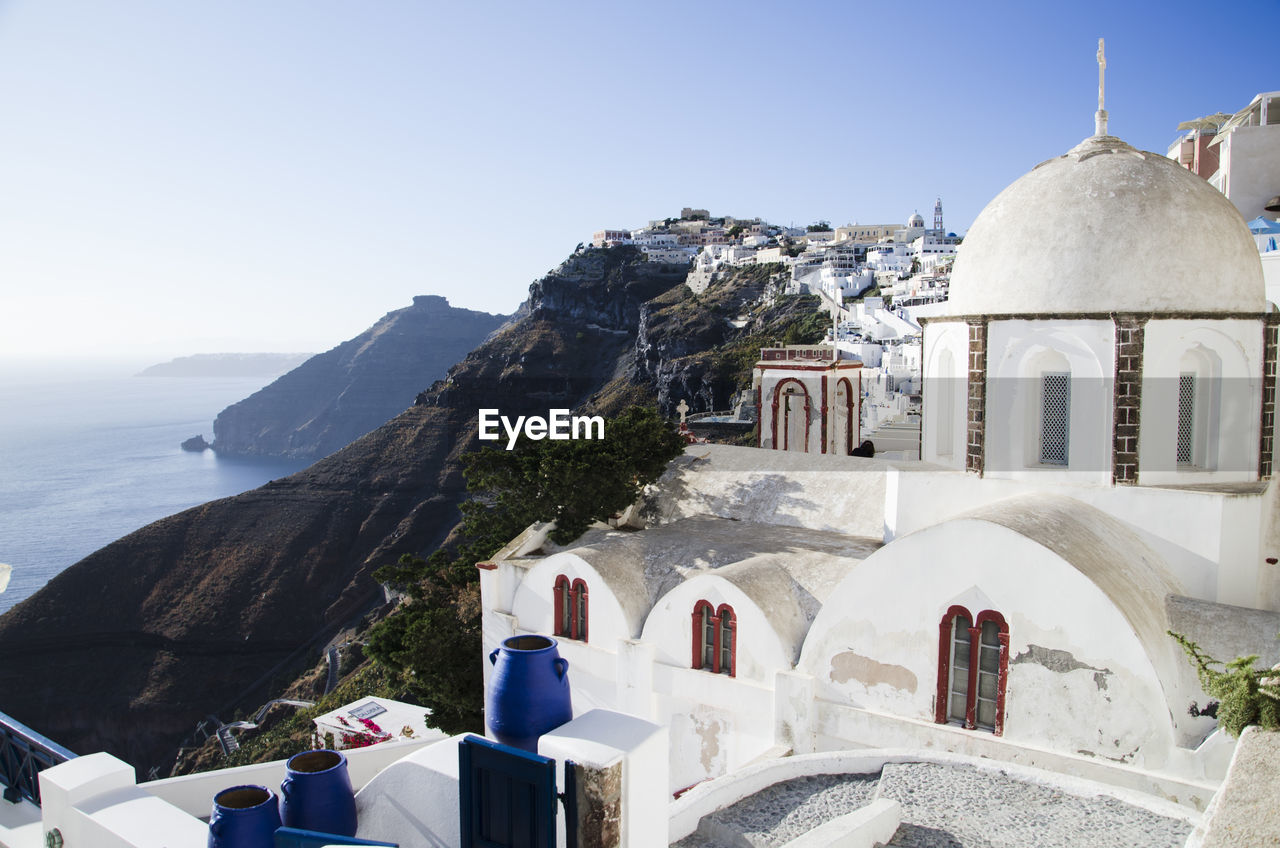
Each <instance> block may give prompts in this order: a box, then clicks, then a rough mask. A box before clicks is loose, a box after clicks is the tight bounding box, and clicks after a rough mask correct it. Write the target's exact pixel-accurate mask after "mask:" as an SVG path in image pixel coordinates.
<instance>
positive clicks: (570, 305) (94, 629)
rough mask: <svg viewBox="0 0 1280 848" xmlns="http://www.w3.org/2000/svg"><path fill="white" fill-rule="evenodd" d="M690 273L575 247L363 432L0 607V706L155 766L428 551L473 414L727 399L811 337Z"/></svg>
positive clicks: (770, 283) (805, 320) (256, 699)
mask: <svg viewBox="0 0 1280 848" xmlns="http://www.w3.org/2000/svg"><path fill="white" fill-rule="evenodd" d="M686 270H687V269H686V267H685V266H683V265H680V266H675V265H664V264H660V263H654V262H646V261H644V255H643V254H642V253H641V252H640V251H638V250H636V249H634V248H630V247H621V248H614V249H610V250H598V251H597V250H593V251H587V252H584V253H580V254H576V255H575V256H573V257H571V258H570V259H569V260H567V261H566V262H565V263H564V264H562V265H561V266H560V267H559V268H557V269H556V270H555V271H553V272H551V273H550V274H548V275H547V276H546V277H544V278H543V279H541V280H539V281H538V282H536V283H534V285H533V286H531V288H530V293H529V300H528V301H527V302H526V304H525V305H524V306H523V307H522V308H521V311H520V312H519V313H518V315H517V317H516V319H514V320H513V321H512V322H511V323H509V324H508V325H506V326H505V327H503V328H502V329H501V330H499V331H498V332H497V333H495V334H494V335H493V336H492V337H490V338H489V339H488V341H486V342H485V343H484V344H482V345H480V346H479V347H478V348H476V349H475V350H473V351H471V352H470V353H468V354H467V355H466V356H465V358H464V359H462V361H460V362H458V363H457V364H456V365H455V366H454V367H453V368H452V369H450V370H449V372H448V374H447V376H445V377H444V379H441V380H438V381H437V382H436V383H435V384H434V385H432V386H430V388H427V389H426V390H425V391H421V392H420V393H418V394H417V396H416V399H412V405H411V406H409V408H407V409H404V410H403V411H402V412H400V414H399V415H397V416H395V417H394V418H392V419H391V420H390V421H388V422H387V423H385V424H383V425H382V426H380V427H378V428H377V429H375V430H374V431H373V432H371V433H368V434H367V435H365V436H364V437H363V438H360V439H358V440H356V441H355V442H353V443H351V444H350V445H348V446H347V447H345V448H342V449H341V450H338V451H337V452H335V453H333V454H332V455H330V456H328V457H326V458H324V459H322V460H320V461H318V462H316V463H315V464H313V465H312V466H311V467H309V468H307V469H306V470H304V471H302V472H299V473H297V474H294V475H292V476H290V477H287V478H285V479H281V480H276V481H273V482H272V483H269V484H267V485H265V486H263V487H261V488H259V489H256V490H254V491H251V492H246V493H245V494H242V495H238V496H236V497H233V498H227V499H224V500H219V501H214V502H211V503H208V504H204V505H202V506H199V507H196V508H193V509H190V510H187V511H185V512H182V513H179V514H177V515H174V516H171V517H169V518H166V519H164V520H162V521H159V522H156V523H155V524H151V525H149V526H147V527H144V528H142V529H141V530H138V531H136V532H134V533H132V534H130V535H129V536H126V537H125V538H123V539H120V540H119V541H116V542H114V543H112V544H110V545H108V546H107V547H105V548H103V549H101V550H99V551H97V552H95V553H94V554H91V555H90V556H88V557H86V558H85V559H83V560H81V561H80V562H79V563H77V564H75V565H73V566H72V567H70V568H68V569H67V570H66V571H64V572H63V573H62V574H60V575H59V576H58V577H56V578H55V579H54V580H52V581H51V582H50V583H49V584H48V585H47V586H46V587H45V588H44V589H42V590H40V591H39V592H37V593H36V594H35V595H33V596H32V597H31V598H28V599H27V600H26V601H24V602H22V603H21V604H19V605H17V606H16V607H14V608H13V609H12V610H10V611H9V612H8V613H6V614H5V615H3V616H0V645H3V646H4V650H3V651H0V710H3V711H4V712H6V713H9V714H10V715H12V716H14V717H15V718H17V719H18V720H19V721H22V722H24V723H26V724H28V725H30V726H31V727H33V728H35V729H37V730H38V731H40V732H42V733H44V734H45V735H47V736H49V737H50V738H52V739H54V740H57V741H58V742H60V743H61V744H64V745H66V746H67V747H69V748H71V749H72V750H73V751H77V752H85V753H88V752H91V751H95V750H107V751H110V752H111V753H113V754H116V755H117V756H120V757H122V758H123V759H125V760H127V761H129V762H131V763H133V764H134V765H135V766H136V767H138V768H139V769H140V771H142V772H143V773H145V770H146V769H147V768H148V767H150V766H152V765H160V766H164V767H167V766H168V764H169V763H170V762H171V761H172V756H173V753H174V751H175V748H176V747H177V745H178V744H179V743H180V742H181V740H182V739H183V738H184V737H185V736H187V735H189V734H190V733H191V731H192V729H193V727H194V725H195V723H196V722H197V721H198V720H200V719H202V718H203V717H205V716H206V715H208V714H210V713H216V714H218V715H219V717H221V718H223V719H225V720H230V718H232V717H233V716H234V715H235V714H237V713H239V712H243V711H245V710H248V709H252V708H255V707H257V706H258V705H259V704H261V703H262V702H263V701H264V700H266V699H267V698H269V697H271V695H272V694H273V693H274V692H275V691H277V688H275V687H278V686H279V685H281V683H282V681H287V680H289V679H291V676H292V675H293V674H294V673H296V672H297V671H298V670H299V668H300V667H302V666H303V665H309V664H311V663H312V662H313V661H314V659H315V651H317V650H318V649H319V648H320V647H321V646H322V645H323V644H324V641H325V640H326V639H327V638H328V636H329V635H330V634H332V633H333V632H334V631H336V630H337V629H338V628H339V627H341V626H343V625H344V624H346V623H349V622H350V621H351V620H352V619H353V618H356V617H359V616H361V615H364V614H367V613H368V612H369V611H370V610H376V609H378V608H379V607H380V605H381V602H382V597H383V595H382V589H381V587H380V586H379V584H378V583H377V582H376V581H374V580H373V578H372V576H371V574H372V572H373V570H374V569H376V568H377V567H379V566H381V565H385V564H388V563H391V562H393V561H395V560H396V559H397V558H398V557H399V556H400V555H401V554H404V553H415V554H422V553H426V552H428V551H430V550H432V549H433V548H434V547H436V546H438V545H439V544H440V543H441V541H442V540H443V539H445V537H446V536H447V534H448V533H449V531H450V530H451V529H452V528H453V526H454V525H455V524H456V521H457V517H458V511H457V504H458V502H459V500H460V499H461V498H462V496H463V479H462V474H461V463H460V458H461V457H462V455H463V454H465V453H466V452H468V451H470V450H473V449H474V448H475V447H476V445H477V440H476V420H477V410H478V409H479V408H481V407H485V408H497V409H500V410H501V411H502V412H503V414H506V415H526V414H541V415H545V414H546V412H547V410H548V409H550V408H559V407H563V408H570V409H580V410H586V409H591V410H596V411H600V412H604V413H609V412H614V411H617V410H620V409H621V408H623V407H624V406H626V405H627V404H630V403H635V402H643V403H650V404H652V403H655V402H658V403H659V405H660V407H661V408H662V409H663V411H664V414H667V415H673V414H674V412H673V410H674V406H675V404H676V403H678V402H679V400H680V399H687V400H688V402H689V405H690V406H691V407H693V408H694V409H695V410H705V409H709V408H714V407H723V406H724V405H726V404H727V402H728V398H729V397H730V396H731V395H732V393H733V391H734V390H735V389H736V388H738V387H740V386H741V385H742V380H743V378H744V375H749V369H750V363H751V362H754V360H755V357H756V355H757V354H758V348H759V347H760V346H761V345H762V344H771V343H772V342H773V341H774V340H784V339H785V340H791V341H812V340H814V338H815V337H816V336H817V335H820V334H821V332H822V329H823V328H824V327H825V319H824V317H823V316H822V315H821V314H820V313H819V311H818V309H817V304H816V298H810V297H806V298H781V297H779V296H777V293H776V277H775V272H776V270H777V269H772V270H771V269H770V268H769V267H768V266H756V267H755V268H747V269H742V273H741V274H735V275H730V276H729V278H728V279H726V280H725V281H723V282H719V283H716V284H713V286H712V287H711V288H710V289H708V290H707V291H706V292H705V293H704V294H702V295H700V296H696V295H693V294H692V293H691V292H690V291H689V289H688V288H687V287H686V286H684V285H683V282H684V278H685V273H686ZM393 314H394V313H393ZM384 332H385V331H384ZM747 379H749V376H748V377H747ZM419 388H422V387H421V386H420V387H419ZM477 661H478V660H477Z"/></svg>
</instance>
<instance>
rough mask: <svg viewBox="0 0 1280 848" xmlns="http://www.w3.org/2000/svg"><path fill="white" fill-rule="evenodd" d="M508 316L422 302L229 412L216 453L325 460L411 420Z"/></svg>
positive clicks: (440, 301)
mask: <svg viewBox="0 0 1280 848" xmlns="http://www.w3.org/2000/svg"><path fill="white" fill-rule="evenodd" d="M506 320H507V318H506V316H502V315H490V314H488V313H487V312H475V311H472V310H470V309H455V308H454V307H452V306H450V305H449V301H447V300H445V299H444V298H443V297H437V296H434V295H427V296H421V297H415V298H414V299H413V305H412V306H409V307H407V308H405V309H398V310H396V311H395V312H389V313H387V314H386V315H385V316H384V317H383V318H382V320H380V321H378V323H377V324H375V325H373V327H371V328H369V329H368V330H366V331H365V332H363V333H361V334H360V335H358V336H356V337H355V338H354V339H351V340H350V341H347V342H343V343H342V344H340V345H338V346H337V347H335V348H334V349H333V350H330V351H328V352H326V353H321V354H318V355H316V356H313V357H311V358H310V359H308V360H307V361H306V362H303V363H302V364H301V365H299V366H298V367H296V368H294V369H293V370H292V371H289V372H288V373H287V374H284V375H283V376H281V377H280V378H279V379H277V380H276V381H275V382H273V383H271V384H270V385H269V386H267V387H265V388H263V389H262V390H261V391H258V392H256V393H254V394H253V395H251V396H249V397H248V398H246V399H245V400H242V401H240V402H239V403H236V404H233V405H231V406H229V407H227V408H226V409H224V410H223V411H222V412H221V414H219V415H218V418H217V420H215V421H214V422H213V434H214V440H213V449H214V450H215V451H217V452H218V453H221V454H228V455H237V456H275V457H288V458H291V459H319V458H320V457H324V456H328V455H329V454H331V453H333V452H334V451H336V450H338V449H339V448H341V447H344V446H346V445H348V444H350V443H351V442H353V441H355V440H356V439H358V438H360V437H361V436H363V435H364V434H365V433H368V432H370V431H371V430H374V429H375V428H377V427H379V426H380V425H382V424H384V423H386V422H387V421H389V420H390V419H391V418H392V417H394V416H395V415H397V414H399V413H400V412H403V411H404V410H405V408H407V407H408V406H409V405H410V404H411V403H412V402H413V398H414V396H415V395H416V394H417V393H418V392H419V391H421V390H422V387H423V386H428V385H430V384H431V383H432V382H434V381H435V380H438V379H440V378H441V377H443V376H444V375H445V372H446V371H448V370H449V368H450V367H451V366H452V365H454V363H456V362H457V361H458V360H460V359H462V357H464V356H466V355H467V354H468V353H469V352H470V351H471V350H473V349H474V348H475V347H476V346H477V345H478V344H480V343H481V342H482V341H484V340H485V338H486V337H487V336H488V335H489V334H490V333H492V332H493V331H494V330H496V329H498V327H500V326H501V325H502V323H503V322H504V321H506Z"/></svg>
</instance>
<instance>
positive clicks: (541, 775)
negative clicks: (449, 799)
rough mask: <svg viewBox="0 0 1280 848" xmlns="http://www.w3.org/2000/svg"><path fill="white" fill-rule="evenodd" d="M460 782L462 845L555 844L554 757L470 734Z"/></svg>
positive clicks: (461, 752)
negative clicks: (550, 757)
mask: <svg viewBox="0 0 1280 848" xmlns="http://www.w3.org/2000/svg"><path fill="white" fill-rule="evenodd" d="M458 788H459V798H458V802H459V803H458V810H459V815H460V816H461V831H460V832H461V835H462V848H555V846H556V802H557V797H556V761H555V760H552V759H548V758H547V757H540V756H538V755H537V754H530V753H529V752H527V751H522V750H520V749H519V748H512V747H510V746H509V745H500V744H498V743H497V742H490V741H489V740H488V739H483V738H481V737H479V736H468V737H466V738H465V739H463V740H462V743H461V744H460V745H458Z"/></svg>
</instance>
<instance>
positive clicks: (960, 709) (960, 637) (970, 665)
mask: <svg viewBox="0 0 1280 848" xmlns="http://www.w3.org/2000/svg"><path fill="white" fill-rule="evenodd" d="M1008 678H1009V625H1008V623H1006V622H1005V620H1004V616H1002V615H1001V614H1000V613H998V612H996V611H995V610H983V611H982V612H980V613H978V615H977V616H976V617H975V616H972V615H970V613H969V611H968V610H967V609H965V608H964V607H961V606H953V607H951V608H950V609H948V610H947V612H946V615H944V616H943V617H942V623H941V624H940V625H939V626H938V689H937V696H936V698H935V701H934V721H936V722H937V723H938V724H946V723H948V722H950V723H952V724H960V725H962V726H963V727H966V728H968V729H970V730H974V729H980V730H990V731H991V732H992V733H994V734H995V735H996V736H1000V735H1002V734H1003V733H1004V694H1005V685H1006V683H1007V682H1008Z"/></svg>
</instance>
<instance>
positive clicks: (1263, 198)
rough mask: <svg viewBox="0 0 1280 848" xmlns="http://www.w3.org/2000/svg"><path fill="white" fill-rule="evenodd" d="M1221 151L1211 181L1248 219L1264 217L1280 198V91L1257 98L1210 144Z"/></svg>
mask: <svg viewBox="0 0 1280 848" xmlns="http://www.w3.org/2000/svg"><path fill="white" fill-rule="evenodd" d="M1208 147H1209V148H1210V149H1213V148H1217V150H1218V170H1217V171H1215V172H1214V173H1213V174H1212V175H1210V176H1209V182H1210V183H1211V184H1212V185H1213V187H1214V188H1216V189H1218V191H1220V192H1222V193H1223V194H1224V195H1226V196H1227V198H1228V199H1229V200H1230V201H1231V202H1232V203H1234V204H1235V206H1236V208H1237V209H1239V210H1240V214H1241V215H1243V216H1244V217H1245V219H1246V220H1251V219H1253V218H1256V217H1257V216H1259V215H1262V214H1265V212H1266V209H1265V207H1266V205H1267V203H1268V201H1270V200H1271V199H1272V198H1274V197H1276V196H1277V195H1280V91H1267V92H1264V93H1262V94H1258V95H1255V96H1254V98H1253V100H1251V101H1249V105H1248V106H1246V107H1244V108H1243V109H1241V110H1240V111H1239V112H1237V113H1236V114H1235V115H1233V116H1231V118H1230V120H1228V121H1226V123H1224V124H1223V125H1222V127H1221V128H1220V129H1219V130H1218V134H1217V135H1216V136H1214V138H1213V140H1212V141H1210V142H1209V143H1208Z"/></svg>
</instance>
